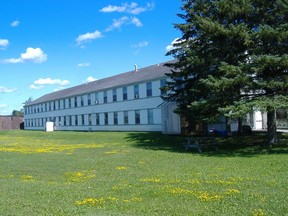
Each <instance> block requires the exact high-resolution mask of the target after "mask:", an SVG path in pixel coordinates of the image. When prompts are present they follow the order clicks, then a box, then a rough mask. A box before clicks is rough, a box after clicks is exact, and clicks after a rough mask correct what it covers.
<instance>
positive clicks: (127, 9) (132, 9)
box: [100, 2, 154, 14]
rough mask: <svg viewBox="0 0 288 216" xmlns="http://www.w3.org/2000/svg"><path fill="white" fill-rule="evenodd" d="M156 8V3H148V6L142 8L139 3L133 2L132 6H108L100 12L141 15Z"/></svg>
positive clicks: (125, 4)
mask: <svg viewBox="0 0 288 216" xmlns="http://www.w3.org/2000/svg"><path fill="white" fill-rule="evenodd" d="M153 8H154V3H146V6H143V7H140V6H138V4H137V3H135V2H132V3H131V4H128V3H124V4H121V5H120V6H116V5H108V6H106V7H103V8H102V9H101V10H100V12H104V13H112V12H119V13H128V14H140V13H143V12H146V11H148V10H152V9H153Z"/></svg>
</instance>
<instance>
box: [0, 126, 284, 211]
mask: <svg viewBox="0 0 288 216" xmlns="http://www.w3.org/2000/svg"><path fill="white" fill-rule="evenodd" d="M283 137H284V138H283V139H284V141H283V143H282V145H281V146H278V147H273V148H272V149H264V148H262V147H261V146H259V145H258V146H255V145H250V144H253V142H255V141H257V140H259V139H260V140H261V135H254V136H252V137H251V136H250V137H236V138H229V139H226V140H222V141H221V142H222V144H221V146H220V150H219V151H216V152H215V151H210V150H209V149H208V150H206V151H204V153H203V154H198V153H197V151H190V152H184V150H183V147H182V146H181V144H180V143H181V138H179V137H176V136H164V135H161V134H158V133H128V132H126V133H120V132H110V133H108V132H90V133H89V132H51V133H46V132H40V131H1V132H0V193H1V199H0V215H29V216H32V215H229V216H230V215H259V216H260V215H287V214H288V205H287V203H288V199H287V194H288V186H287V177H288V169H287V162H288V160H287V150H288V147H287V144H286V143H287V142H286V137H285V136H283ZM256 143H257V142H256Z"/></svg>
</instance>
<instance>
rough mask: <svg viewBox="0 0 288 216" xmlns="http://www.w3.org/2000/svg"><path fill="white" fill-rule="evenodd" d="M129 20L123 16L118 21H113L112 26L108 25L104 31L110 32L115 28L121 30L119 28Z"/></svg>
mask: <svg viewBox="0 0 288 216" xmlns="http://www.w3.org/2000/svg"><path fill="white" fill-rule="evenodd" d="M128 20H129V18H128V17H127V16H123V17H121V18H120V19H113V23H112V25H110V26H109V27H108V28H106V31H112V30H114V29H116V28H118V29H119V28H121V26H122V25H123V24H125V23H127V22H128Z"/></svg>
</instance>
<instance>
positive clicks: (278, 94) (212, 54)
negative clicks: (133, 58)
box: [164, 0, 288, 142]
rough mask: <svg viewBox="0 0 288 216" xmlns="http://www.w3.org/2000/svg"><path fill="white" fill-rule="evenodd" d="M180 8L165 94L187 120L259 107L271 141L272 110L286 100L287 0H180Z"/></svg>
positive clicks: (233, 115)
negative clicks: (175, 103)
mask: <svg viewBox="0 0 288 216" xmlns="http://www.w3.org/2000/svg"><path fill="white" fill-rule="evenodd" d="M182 10H183V11H184V13H183V14H178V16H179V17H180V18H182V19H183V20H184V22H183V23H180V24H175V28H177V29H179V30H180V31H181V32H182V37H181V38H180V39H179V40H178V43H175V44H174V49H172V50H171V51H169V52H168V53H167V55H172V56H173V57H174V58H175V59H176V61H175V62H173V63H170V64H168V66H170V67H171V69H172V72H171V74H169V75H168V76H169V77H170V78H171V81H170V82H168V83H167V86H166V90H169V91H168V92H170V93H169V94H168V96H167V97H166V98H164V99H166V100H173V101H176V102H178V104H179V110H178V112H179V113H181V114H183V115H184V116H186V118H187V119H189V120H190V122H193V121H195V120H196V121H197V120H198V121H200V120H201V121H202V120H205V119H211V118H213V117H215V116H219V115H221V114H224V115H226V116H228V117H230V118H238V117H242V116H244V115H245V114H247V113H248V112H250V111H252V109H253V108H256V107H257V108H258V109H260V110H262V111H266V112H267V113H268V115H267V116H268V132H269V133H268V134H269V141H270V142H271V141H273V140H275V138H276V137H275V136H276V125H275V115H274V111H275V109H276V108H285V107H287V105H288V103H287V102H288V96H287V90H288V82H287V81H288V80H287V79H288V76H287V75H288V1H287V0H183V5H182Z"/></svg>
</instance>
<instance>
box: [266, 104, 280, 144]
mask: <svg viewBox="0 0 288 216" xmlns="http://www.w3.org/2000/svg"><path fill="white" fill-rule="evenodd" d="M267 126H268V145H271V144H273V143H275V142H277V141H278V139H277V130H276V117H275V110H274V109H273V110H269V111H268V113H267Z"/></svg>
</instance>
